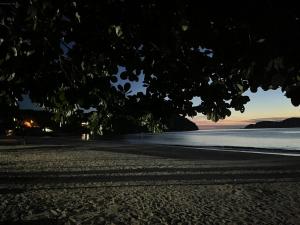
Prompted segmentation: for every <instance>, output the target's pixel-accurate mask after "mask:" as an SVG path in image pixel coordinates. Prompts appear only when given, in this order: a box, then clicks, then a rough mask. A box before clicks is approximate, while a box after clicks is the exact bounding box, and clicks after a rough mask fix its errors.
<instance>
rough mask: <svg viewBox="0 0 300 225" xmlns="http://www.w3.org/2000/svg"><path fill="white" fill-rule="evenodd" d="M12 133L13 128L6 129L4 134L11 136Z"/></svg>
mask: <svg viewBox="0 0 300 225" xmlns="http://www.w3.org/2000/svg"><path fill="white" fill-rule="evenodd" d="M13 133H14V131H13V130H7V131H6V136H12V135H13Z"/></svg>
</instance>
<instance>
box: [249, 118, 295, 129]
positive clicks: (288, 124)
mask: <svg viewBox="0 0 300 225" xmlns="http://www.w3.org/2000/svg"><path fill="white" fill-rule="evenodd" d="M292 127H300V118H296V117H294V118H288V119H285V120H282V121H261V122H257V123H255V124H249V125H247V126H246V127H245V129H251V128H292Z"/></svg>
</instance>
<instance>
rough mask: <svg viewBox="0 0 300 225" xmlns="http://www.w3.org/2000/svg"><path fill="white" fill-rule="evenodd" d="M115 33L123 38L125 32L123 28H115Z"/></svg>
mask: <svg viewBox="0 0 300 225" xmlns="http://www.w3.org/2000/svg"><path fill="white" fill-rule="evenodd" d="M115 31H116V35H117V36H118V37H120V36H122V34H123V32H122V28H121V26H115Z"/></svg>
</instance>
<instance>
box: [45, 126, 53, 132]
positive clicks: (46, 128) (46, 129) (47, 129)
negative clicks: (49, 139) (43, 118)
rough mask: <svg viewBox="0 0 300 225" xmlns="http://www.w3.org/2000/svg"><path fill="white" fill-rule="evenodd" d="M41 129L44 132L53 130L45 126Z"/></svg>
mask: <svg viewBox="0 0 300 225" xmlns="http://www.w3.org/2000/svg"><path fill="white" fill-rule="evenodd" d="M43 131H44V132H47V133H50V132H53V130H52V129H50V128H48V127H45V128H44V129H43Z"/></svg>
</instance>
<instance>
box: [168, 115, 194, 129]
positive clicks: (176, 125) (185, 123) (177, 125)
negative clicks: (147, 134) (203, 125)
mask: <svg viewBox="0 0 300 225" xmlns="http://www.w3.org/2000/svg"><path fill="white" fill-rule="evenodd" d="M167 127H168V131H191V130H198V127H197V125H196V124H195V123H193V122H192V121H190V120H189V119H187V118H185V117H183V116H178V115H173V116H171V117H170V119H169V121H168V123H167Z"/></svg>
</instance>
